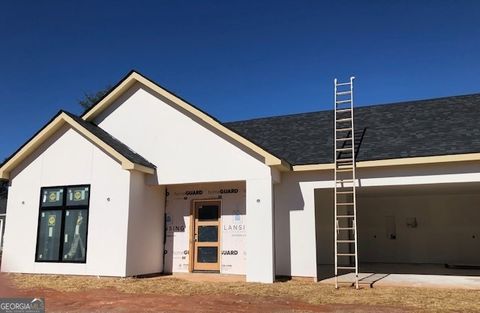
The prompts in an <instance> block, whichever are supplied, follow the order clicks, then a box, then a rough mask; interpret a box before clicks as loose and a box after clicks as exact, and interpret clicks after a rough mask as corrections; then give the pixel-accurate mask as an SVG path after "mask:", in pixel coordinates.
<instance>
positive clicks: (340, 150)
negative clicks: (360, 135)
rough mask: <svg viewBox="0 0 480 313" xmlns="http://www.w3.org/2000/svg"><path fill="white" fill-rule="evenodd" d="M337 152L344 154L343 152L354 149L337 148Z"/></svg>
mask: <svg viewBox="0 0 480 313" xmlns="http://www.w3.org/2000/svg"><path fill="white" fill-rule="evenodd" d="M335 150H336V151H337V152H342V151H351V150H352V148H337V149H335Z"/></svg>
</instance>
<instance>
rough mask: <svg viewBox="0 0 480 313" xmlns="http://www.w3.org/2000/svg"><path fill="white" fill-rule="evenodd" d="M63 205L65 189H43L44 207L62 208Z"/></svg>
mask: <svg viewBox="0 0 480 313" xmlns="http://www.w3.org/2000/svg"><path fill="white" fill-rule="evenodd" d="M62 204H63V188H44V189H42V207H51V206H61V205H62Z"/></svg>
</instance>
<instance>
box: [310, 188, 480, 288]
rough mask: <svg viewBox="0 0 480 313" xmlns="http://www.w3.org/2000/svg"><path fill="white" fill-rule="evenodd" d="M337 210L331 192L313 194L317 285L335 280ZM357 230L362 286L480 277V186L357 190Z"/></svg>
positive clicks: (318, 191) (325, 190) (320, 191)
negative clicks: (403, 278)
mask: <svg viewBox="0 0 480 313" xmlns="http://www.w3.org/2000/svg"><path fill="white" fill-rule="evenodd" d="M333 207H334V190H333V189H317V190H315V212H316V213H315V214H316V240H317V264H318V270H317V279H318V280H319V281H322V280H326V279H330V278H332V277H334V266H333V263H334V250H333V249H334V227H333V226H334V224H333V222H334V221H333V220H334V217H333V214H334V210H333ZM357 229H358V257H359V272H360V273H362V275H359V276H360V278H361V279H360V280H361V281H360V282H362V279H363V280H364V282H365V283H369V284H372V285H373V283H375V282H376V281H377V280H381V279H385V277H387V276H388V275H390V274H414V275H419V274H421V275H458V276H479V275H480V249H479V247H480V238H479V236H480V184H478V183H456V184H431V185H429V184H426V185H404V186H381V187H357ZM366 273H368V275H366ZM350 281H351V280H350Z"/></svg>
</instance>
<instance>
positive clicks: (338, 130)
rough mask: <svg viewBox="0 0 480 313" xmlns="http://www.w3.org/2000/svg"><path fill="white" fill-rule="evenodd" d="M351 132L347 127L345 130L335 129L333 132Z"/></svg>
mask: <svg viewBox="0 0 480 313" xmlns="http://www.w3.org/2000/svg"><path fill="white" fill-rule="evenodd" d="M350 130H352V129H351V128H350V127H347V128H337V129H335V131H337V132H346V131H350Z"/></svg>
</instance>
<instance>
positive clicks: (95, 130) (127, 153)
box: [62, 111, 156, 169]
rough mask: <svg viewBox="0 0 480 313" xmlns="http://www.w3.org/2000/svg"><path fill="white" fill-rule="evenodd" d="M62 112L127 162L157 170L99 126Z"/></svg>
mask: <svg viewBox="0 0 480 313" xmlns="http://www.w3.org/2000/svg"><path fill="white" fill-rule="evenodd" d="M62 112H64V113H65V114H67V115H68V116H70V117H71V118H72V119H74V120H75V121H76V122H77V123H78V124H80V125H81V126H83V127H84V128H85V129H87V130H88V131H89V132H91V133H92V134H93V135H95V136H96V137H98V139H100V140H102V141H103V142H105V143H106V144H107V145H109V146H110V147H112V148H113V149H114V150H115V151H117V152H118V153H120V154H121V155H123V156H124V157H125V158H126V159H127V160H129V161H131V162H133V163H135V164H139V165H143V166H146V167H149V168H152V169H155V168H156V166H155V165H154V164H152V163H150V162H148V161H147V160H146V159H145V158H144V157H142V156H141V155H140V154H138V153H136V152H135V151H133V150H132V149H130V148H129V147H128V146H127V145H125V144H124V143H122V142H120V141H119V140H118V139H116V138H115V137H113V136H112V135H110V134H109V133H107V132H106V131H104V130H103V129H102V128H100V127H99V126H97V125H95V124H93V123H90V122H87V121H85V120H83V119H82V118H80V117H78V116H76V115H75V114H72V113H69V112H66V111H62Z"/></svg>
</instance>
